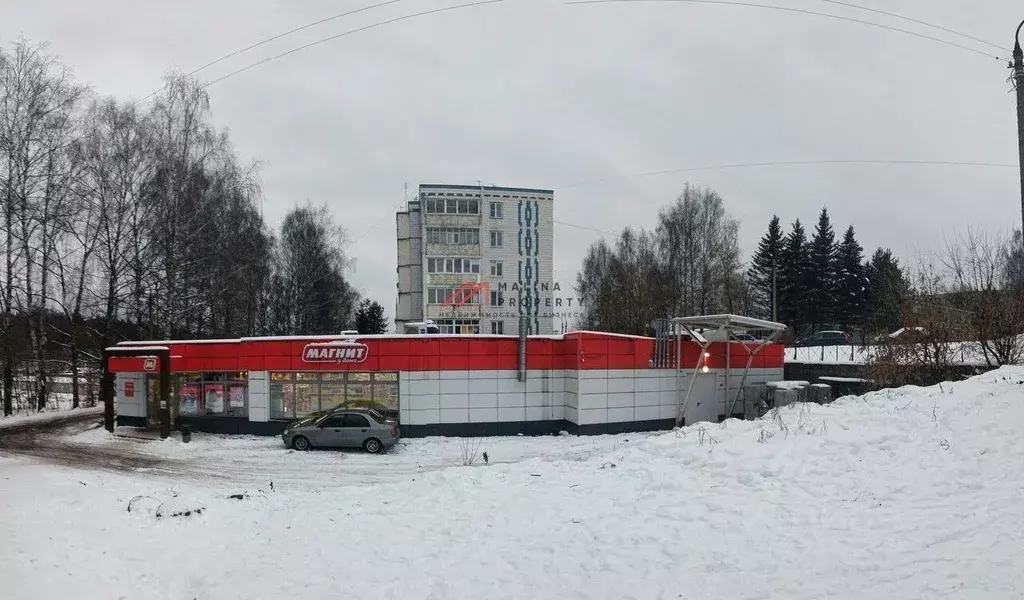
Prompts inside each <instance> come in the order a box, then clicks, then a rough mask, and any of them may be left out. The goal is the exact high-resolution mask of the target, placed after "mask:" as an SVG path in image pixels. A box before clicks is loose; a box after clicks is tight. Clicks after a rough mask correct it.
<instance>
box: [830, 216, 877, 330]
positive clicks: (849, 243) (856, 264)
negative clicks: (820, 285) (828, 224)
mask: <svg viewBox="0 0 1024 600" xmlns="http://www.w3.org/2000/svg"><path fill="white" fill-rule="evenodd" d="M863 252H864V248H862V247H861V245H860V244H858V243H857V238H856V236H855V234H854V232H853V226H852V225H851V226H850V227H848V228H847V229H846V233H845V234H844V235H843V241H841V242H840V243H839V248H838V250H837V251H836V288H835V289H836V304H835V309H836V310H835V321H836V324H837V325H841V326H842V327H850V326H851V325H859V324H861V323H862V322H863V318H864V314H865V312H866V311H867V308H868V291H869V289H870V283H869V281H868V279H867V271H866V268H865V266H864V256H863Z"/></svg>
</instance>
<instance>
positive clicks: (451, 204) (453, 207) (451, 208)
mask: <svg viewBox="0 0 1024 600" xmlns="http://www.w3.org/2000/svg"><path fill="white" fill-rule="evenodd" d="M446 202H447V206H446V207H445V211H444V212H446V213H450V214H453V215H454V214H455V213H457V212H459V209H458V207H459V201H458V200H455V199H449V200H447V201H446Z"/></svg>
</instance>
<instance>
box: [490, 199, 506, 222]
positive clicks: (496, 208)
mask: <svg viewBox="0 0 1024 600" xmlns="http://www.w3.org/2000/svg"><path fill="white" fill-rule="evenodd" d="M503 209H504V205H503V204H502V203H501V202H491V218H492V219H502V218H504V214H503V213H504V211H503Z"/></svg>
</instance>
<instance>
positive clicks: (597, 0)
mask: <svg viewBox="0 0 1024 600" xmlns="http://www.w3.org/2000/svg"><path fill="white" fill-rule="evenodd" d="M611 2H618V3H626V4H629V3H639V2H682V3H688V4H717V5H723V6H742V7H747V8H764V9H768V10H780V11H783V12H790V13H798V14H803V15H813V16H816V17H826V18H829V19H837V20H840V21H848V22H850V23H859V24H861V25H868V26H870V27H879V28H881V29H886V30H888V31H894V32H897V33H905V34H907V35H912V36H914V37H918V38H922V39H925V40H931V41H933V42H939V43H940V44H946V45H947V46H953V47H955V48H960V49H961V50H966V51H968V52H973V53H974V54H980V55H981V56H985V57H988V58H995V59H996V60H1000V61H1001V60H1003V58H1000V57H999V56H995V55H993V54H988V53H987V52H982V51H981V50H976V49H974V48H971V47H970V46H964V45H963V44H958V43H956V42H951V41H949V40H944V39H942V38H937V37H933V36H930V35H925V34H923V33H918V32H916V31H910V30H908V29H900V28H899V27H893V26H891V25H883V24H882V23H875V22H874V21H865V20H863V19H856V18H853V17H846V16H843V15H834V14H831V13H823V12H818V11H814V10H807V9H803V8H792V7H788V6H774V5H771V4H758V3H755V2H741V1H738V0H737V1H733V0H572V1H571V2H566V3H565V4H569V5H574V4H606V3H611Z"/></svg>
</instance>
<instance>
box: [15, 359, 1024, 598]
mask: <svg viewBox="0 0 1024 600" xmlns="http://www.w3.org/2000/svg"><path fill="white" fill-rule="evenodd" d="M1021 423H1024V369H1021V368H1002V369H999V370H997V371H993V372H990V373H988V374H985V375H982V376H979V377H976V378H973V379H971V380H968V381H964V382H959V383H956V384H943V385H942V386H936V387H931V388H904V389H900V390H894V391H887V392H876V393H872V394H868V395H867V396H864V397H847V398H842V399H840V400H838V401H837V402H835V403H833V404H832V405H828V406H817V405H794V406H789V407H786V408H783V409H781V410H778V411H773V412H772V413H771V414H769V415H768V416H766V417H765V418H764V419H762V420H760V421H757V422H741V421H735V420H730V421H727V422H726V423H724V424H697V425H694V426H691V427H688V428H685V429H682V430H678V431H673V432H668V433H664V434H660V435H654V436H650V437H647V438H643V439H641V438H637V437H636V436H628V435H627V436H617V438H618V439H620V440H622V442H621V443H619V444H614V445H612V446H611V447H606V448H605V450H603V451H601V452H597V453H591V454H589V455H584V456H573V455H572V454H571V452H570V453H567V454H561V455H560V456H561V458H556V459H552V457H551V456H548V457H545V456H533V457H528V456H529V453H523V455H524V456H526V458H524V459H523V460H521V461H519V462H514V463H501V462H499V463H494V462H492V463H491V464H490V465H486V466H483V465H479V466H474V467H440V468H437V469H433V470H429V471H425V472H423V471H420V472H413V471H409V470H400V472H398V473H397V474H395V475H394V476H393V477H391V478H390V479H388V478H386V477H384V476H383V475H386V470H387V469H388V466H387V465H388V464H389V463H387V462H380V463H378V464H379V465H380V467H379V468H380V469H381V470H382V471H384V472H385V473H384V474H382V477H381V478H380V479H379V480H378V481H380V482H379V483H372V484H368V483H366V480H362V479H359V480H358V483H354V484H350V483H347V482H345V481H344V478H341V479H330V478H325V481H323V482H321V483H322V485H320V486H319V487H317V486H310V487H308V488H298V487H291V486H284V487H282V486H279V485H278V486H275V489H273V490H270V489H269V488H267V487H263V488H261V489H260V490H259V493H255V492H257V490H255V489H249V490H242V489H233V490H232V489H231V488H232V486H234V485H235V484H237V483H238V482H237V481H230V480H229V481H227V482H221V483H217V482H215V481H207V482H199V481H192V480H190V479H189V478H188V477H182V479H181V480H180V481H178V482H176V483H173V484H170V485H169V484H168V482H167V481H166V480H164V479H161V478H158V477H153V476H149V475H135V476H127V475H112V474H109V473H103V472H99V471H70V470H64V469H59V468H55V467H40V466H39V465H38V464H36V463H29V462H23V461H20V460H17V461H16V460H6V459H0V495H2V497H3V498H4V501H5V509H4V511H2V512H0V536H2V538H0V539H3V540H4V543H3V544H2V545H0V578H2V580H3V581H4V586H5V594H8V595H10V597H16V598H22V597H37V598H59V597H75V598H111V597H114V598H116V597H125V598H200V599H209V598H216V599H222V598H275V599H277V598H282V597H302V598H336V597H341V596H344V597H351V598H396V599H397V598H401V599H431V600H437V599H444V598H474V599H475V598H488V599H505V598H508V599H513V598H515V599H521V598H535V599H546V598H558V599H572V598H580V599H583V598H614V599H625V598H637V599H641V598H642V599H659V598H765V599H769V598H771V599H776V598H801V599H803V598H807V599H810V598H850V599H865V598H880V599H881V598H886V599H887V598H965V599H966V598H1008V599H1009V598H1021V597H1024V569H1022V568H1021V565H1022V564H1024V555H1022V548H1024V546H1022V544H1021V541H1020V540H1021V539H1024V502H1021V494H1022V491H1024V488H1022V485H1024V484H1022V483H1021V482H1024V436H1021V435H1020V433H1019V430H1020V425H1021ZM609 437H612V436H609ZM581 439H583V438H575V437H571V436H570V437H551V438H545V439H544V440H542V441H537V440H535V441H536V442H537V444H538V446H541V447H544V448H548V449H551V451H552V454H555V453H557V452H559V449H558V448H557V447H556V446H555V444H557V443H559V442H561V443H562V444H564V445H566V446H568V445H569V444H570V443H575V441H576V440H581ZM626 439H629V440H630V442H628V443H626V442H625V440H626ZM456 443H457V442H456ZM519 443H521V444H523V445H524V446H528V445H529V444H531V443H532V442H531V439H530V438H522V439H521V440H520V442H519ZM142 446H143V445H141V444H140V445H139V447H142ZM145 447H146V448H155V449H160V448H164V447H167V448H170V447H171V446H170V445H166V444H152V445H146V446H145ZM212 447H213V445H209V446H207V447H206V449H211V448H212ZM197 448H202V446H197ZM442 449H443V451H444V452H449V451H451V448H450V446H449V445H447V444H442V443H440V442H438V441H436V440H433V441H429V442H426V443H419V441H417V440H412V441H410V442H408V444H407V446H406V448H405V449H404V450H403V451H402V452H401V453H399V454H396V455H395V457H401V456H407V457H409V456H412V455H417V454H418V456H419V458H420V459H421V460H423V461H425V462H434V463H438V462H441V458H440V457H438V456H431V453H435V452H440V451H442ZM147 451H153V452H155V451H156V450H147ZM251 451H253V452H259V450H258V449H256V448H253V449H251ZM271 452H274V453H277V454H275V456H277V455H280V456H289V457H295V458H296V460H295V461H294V462H293V463H292V464H293V466H294V468H295V469H296V471H297V474H296V476H297V477H298V476H299V475H300V474H301V468H302V466H301V464H302V462H303V461H307V460H308V461H310V462H311V463H316V462H317V461H320V460H321V459H320V458H319V456H325V455H327V453H310V454H298V453H293V454H287V451H285V450H283V449H281V448H277V449H274V450H269V449H268V450H266V451H265V454H266V455H268V456H269V455H270V453H271ZM493 454H495V455H497V454H498V453H497V452H495V453H493ZM338 456H343V457H345V458H343V459H341V460H339V461H338V463H339V464H340V463H346V462H349V461H351V460H355V458H354V457H355V456H360V460H362V459H363V458H365V457H362V455H355V454H347V453H344V454H338ZM388 456H389V455H385V456H384V457H375V458H388ZM395 457H392V460H398V458H395ZM403 460H405V459H403ZM229 464H230V463H229V462H228V461H225V462H224V463H223V465H224V467H225V468H227V467H228V466H229ZM239 468H247V469H252V468H254V467H252V465H251V464H249V463H245V464H244V466H239ZM316 471H317V473H319V471H318V470H316ZM314 483H315V482H314ZM232 491H234V492H244V491H248V492H250V494H249V495H246V496H243V497H242V499H237V498H230V497H229V492H232ZM161 494H163V496H161ZM138 495H149V496H154V497H163V498H166V497H168V496H171V497H173V498H178V499H181V501H182V502H183V503H184V505H185V506H202V507H203V508H204V510H203V511H202V512H201V514H198V515H191V516H189V517H183V518H173V519H172V518H166V519H164V518H161V519H156V518H135V517H133V516H131V515H129V513H127V511H126V507H127V503H128V502H129V501H130V500H131V498H133V497H135V496H138Z"/></svg>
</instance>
